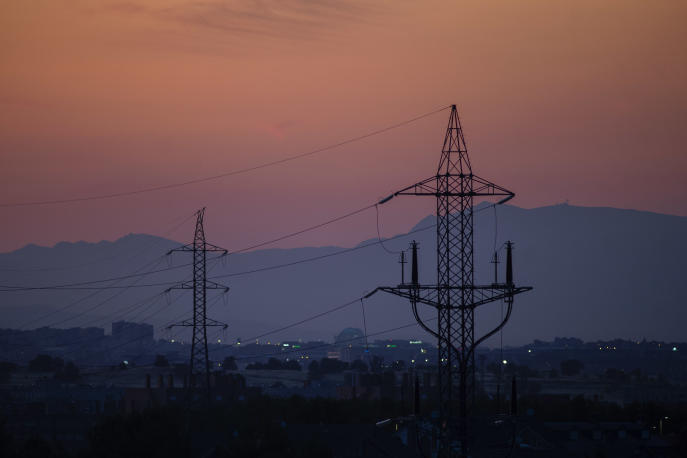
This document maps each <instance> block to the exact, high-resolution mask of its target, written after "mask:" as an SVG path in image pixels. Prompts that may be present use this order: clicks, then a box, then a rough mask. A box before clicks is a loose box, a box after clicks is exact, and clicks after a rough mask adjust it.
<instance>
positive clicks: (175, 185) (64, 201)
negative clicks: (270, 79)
mask: <svg viewBox="0 0 687 458" xmlns="http://www.w3.org/2000/svg"><path fill="white" fill-rule="evenodd" d="M449 107H450V106H445V107H442V108H439V109H437V110H434V111H430V112H428V113H424V114H421V115H419V116H415V117H414V118H411V119H408V120H406V121H402V122H399V123H396V124H393V125H391V126H387V127H384V128H382V129H378V130H374V131H372V132H368V133H366V134H363V135H359V136H357V137H353V138H349V139H348V140H344V141H341V142H338V143H334V144H331V145H328V146H324V147H321V148H317V149H315V150H312V151H308V152H305V153H300V154H296V155H293V156H288V157H285V158H282V159H277V160H275V161H270V162H265V163H263V164H258V165H254V166H251V167H246V168H243V169H238V170H232V171H229V172H225V173H221V174H218V175H211V176H207V177H202V178H196V179H194V180H188V181H182V182H179V183H170V184H166V185H161V186H152V187H149V188H143V189H137V190H134V191H122V192H116V193H111V194H100V195H93V196H85V197H75V198H71V199H55V200H42V201H30V202H11V203H4V204H0V208H12V207H31V206H38V205H58V204H67V203H74V202H84V201H90V200H104V199H113V198H117V197H125V196H133V195H137V194H144V193H149V192H155V191H162V190H166V189H173V188H180V187H182V186H189V185H193V184H198V183H203V182H207V181H213V180H218V179H220V178H226V177H229V176H233V175H239V174H243V173H247V172H252V171H255V170H259V169H264V168H267V167H271V166H274V165H279V164H284V163H286V162H290V161H294V160H297V159H301V158H304V157H308V156H313V155H315V154H318V153H322V152H325V151H328V150H331V149H335V148H339V147H341V146H344V145H348V144H350V143H354V142H357V141H360V140H364V139H366V138H369V137H373V136H375V135H379V134H382V133H384V132H388V131H390V130H392V129H396V128H399V127H402V126H405V125H407V124H410V123H413V122H415V121H419V120H420V119H423V118H426V117H428V116H431V115H433V114H436V113H439V112H441V111H444V110H445V109H447V108H449Z"/></svg>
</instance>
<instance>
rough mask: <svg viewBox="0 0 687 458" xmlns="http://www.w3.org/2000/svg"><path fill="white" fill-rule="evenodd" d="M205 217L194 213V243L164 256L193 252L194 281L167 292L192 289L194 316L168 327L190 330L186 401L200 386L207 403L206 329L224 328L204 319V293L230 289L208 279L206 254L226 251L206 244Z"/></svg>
mask: <svg viewBox="0 0 687 458" xmlns="http://www.w3.org/2000/svg"><path fill="white" fill-rule="evenodd" d="M204 216H205V207H203V208H201V209H200V210H198V212H197V213H196V231H195V234H194V237H193V243H191V244H188V245H183V246H181V247H179V248H175V249H173V250H170V251H169V252H168V253H167V254H172V253H173V252H175V251H187V252H192V253H193V280H192V281H190V282H184V283H181V284H179V285H176V286H173V287H171V288H169V289H168V291H169V290H172V289H192V290H193V317H192V318H191V319H190V320H184V321H182V322H180V323H176V324H173V325H171V326H169V327H170V328H172V327H175V326H182V327H190V328H193V337H192V338H191V360H190V362H189V372H188V384H187V388H188V400H189V402H191V401H192V400H193V392H194V391H195V389H196V386H197V385H199V384H200V388H201V390H202V393H203V395H204V397H205V398H206V399H207V401H208V403H209V402H210V360H209V359H208V328H209V327H222V328H223V329H226V328H227V324H226V323H221V322H219V321H216V320H213V319H210V318H208V316H207V290H209V289H220V290H223V291H224V293H227V292H228V291H229V288H228V287H227V286H224V285H220V284H219V283H215V282H213V281H208V279H207V253H208V252H219V253H222V254H221V256H225V255H226V254H227V250H225V249H224V248H220V247H218V246H215V245H213V244H211V243H208V242H206V241H205V229H204V227H203V218H204Z"/></svg>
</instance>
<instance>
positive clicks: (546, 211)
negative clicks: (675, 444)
mask: <svg viewBox="0 0 687 458" xmlns="http://www.w3.org/2000/svg"><path fill="white" fill-rule="evenodd" d="M434 222H435V218H434V217H433V216H428V217H426V218H424V219H423V220H421V221H419V222H418V224H417V225H416V226H415V227H414V228H413V229H411V231H409V232H408V233H407V234H399V235H397V236H395V237H393V238H391V239H387V240H386V241H384V244H383V245H382V244H380V243H378V240H377V239H373V240H367V241H363V242H361V243H360V244H359V245H357V246H355V247H351V248H341V247H335V246H325V247H304V248H294V249H261V250H255V251H250V252H245V253H237V254H231V255H229V256H226V257H224V258H222V259H217V260H215V259H214V256H215V255H214V254H213V255H210V254H209V255H208V257H209V259H210V261H209V263H208V266H209V274H208V276H209V278H210V279H212V280H213V281H216V282H218V283H223V284H226V285H227V286H229V287H230V291H229V293H228V294H227V296H226V298H227V299H228V300H227V303H226V304H225V303H224V300H223V299H222V297H221V296H222V295H221V293H220V292H219V291H210V292H209V293H208V294H209V295H208V298H209V299H208V300H209V304H210V308H209V315H210V316H211V317H212V318H214V319H216V320H219V321H223V322H227V323H228V324H229V327H228V329H227V331H226V336H225V339H227V340H228V341H234V340H235V339H238V338H240V339H242V340H243V341H246V340H247V339H250V338H251V337H253V336H257V335H260V334H263V333H265V332H268V331H270V330H274V329H277V328H280V327H282V326H285V325H288V324H291V323H295V322H298V321H300V320H302V319H304V318H307V317H310V316H313V315H315V314H318V313H321V312H324V311H327V310H330V309H332V308H335V307H337V306H339V305H342V304H345V303H348V302H351V301H353V302H352V303H351V304H350V305H348V306H346V307H343V308H341V309H339V310H337V311H334V312H332V313H329V314H326V315H324V316H322V317H320V318H317V319H314V320H311V321H307V322H305V323H303V324H301V325H298V326H294V327H292V328H289V329H287V330H283V331H281V332H277V333H272V334H269V335H267V336H264V337H263V338H262V339H261V341H270V340H274V341H279V340H286V339H297V338H302V339H324V340H332V338H333V336H334V335H335V334H337V333H338V332H339V331H340V330H341V329H343V328H345V327H357V328H363V327H366V328H367V331H368V333H370V334H376V333H377V332H380V331H384V330H387V329H392V328H396V327H399V326H403V325H406V324H409V323H412V322H413V321H414V320H413V317H412V313H411V310H410V306H409V304H408V303H407V301H404V300H402V299H400V298H396V297H393V296H389V295H385V293H377V294H376V295H374V296H372V297H370V298H369V299H366V300H364V301H363V302H362V303H361V302H360V301H355V299H357V298H360V297H362V296H363V295H365V294H366V293H367V292H369V291H371V290H373V289H374V288H375V287H377V286H379V285H386V286H395V285H397V284H398V283H399V282H400V277H401V271H400V264H399V263H398V254H397V252H398V251H400V250H404V249H407V248H408V244H409V242H410V241H411V240H413V239H415V240H417V241H418V243H419V247H420V249H419V265H420V281H421V282H422V283H434V282H436V242H435V240H436V233H435V229H434V227H433V225H434ZM496 223H497V224H496ZM474 234H475V253H476V255H475V278H476V283H478V284H488V283H491V282H492V281H493V277H494V265H493V264H492V263H490V260H491V257H492V254H493V251H494V247H495V246H496V247H497V248H499V247H502V245H503V242H504V241H506V240H512V241H513V242H514V243H515V249H514V277H515V282H516V284H519V285H526V286H533V287H534V289H533V290H532V291H530V292H527V293H524V294H522V295H519V296H517V297H516V299H515V309H514V313H513V316H512V318H511V320H510V322H509V323H508V325H507V326H506V328H505V329H504V331H503V342H504V344H506V345H520V344H524V343H527V342H530V341H532V340H534V339H541V340H550V339H552V338H553V337H555V336H574V337H579V338H582V339H584V340H596V339H610V338H625V339H633V340H641V339H644V338H646V339H648V340H651V339H661V340H668V341H670V340H680V339H683V340H684V335H685V331H684V323H687V300H686V299H685V293H684V287H685V285H686V284H687V282H686V280H685V276H686V274H687V268H686V267H685V262H686V261H687V239H686V237H685V236H686V235H687V217H681V216H673V215H664V214H657V213H651V212H644V211H635V210H623V209H615V208H605V207H577V206H571V205H567V204H561V205H554V206H547V207H540V208H534V209H523V208H519V207H515V206H509V205H504V206H501V207H498V210H497V213H496V214H495V212H494V210H493V209H492V208H491V207H486V206H479V207H477V209H476V213H475V227H474ZM495 240H496V243H495ZM179 245H180V243H179V242H176V241H173V240H168V239H165V238H160V237H155V236H151V235H145V234H129V235H127V236H124V237H122V238H120V239H118V240H116V241H113V242H110V241H101V242H98V243H86V242H77V243H67V242H61V243H58V244H56V245H55V246H53V247H41V246H36V245H27V246H25V247H23V248H21V249H19V250H16V251H12V252H9V253H1V254H0V273H2V277H3V279H2V281H1V282H0V283H1V286H2V287H8V286H10V287H17V286H29V287H43V286H57V285H71V286H68V287H66V288H63V289H32V290H17V291H2V292H0V320H1V321H2V325H0V327H3V328H10V327H11V328H22V329H31V328H35V327H41V326H53V327H61V328H65V327H76V326H99V327H104V328H105V329H106V330H107V331H108V332H109V329H110V324H111V322H113V321H118V320H120V319H124V320H131V321H145V322H149V323H152V324H154V325H155V326H156V327H157V335H158V336H159V337H166V336H169V335H170V334H169V332H171V331H168V330H166V329H165V324H166V323H169V322H171V321H175V320H176V321H178V320H180V319H184V318H189V317H190V316H191V294H190V292H188V291H181V290H171V291H169V292H167V293H164V291H165V290H166V289H167V288H169V286H171V284H172V283H174V282H181V281H187V280H189V279H190V277H191V266H190V262H191V255H190V253H175V254H173V255H170V256H168V255H166V253H167V252H168V251H169V250H170V249H172V248H174V247H177V246H179ZM501 253H503V251H501ZM502 257H503V256H502ZM406 269H407V272H406V277H408V276H409V267H408V266H406ZM499 269H500V273H499V275H501V280H503V271H504V266H503V264H501V265H499ZM149 271H159V272H156V273H151V274H148V275H145V276H131V277H127V276H128V275H131V274H140V273H143V272H149ZM119 277H125V278H119ZM109 278H117V279H113V280H109V281H107V282H100V283H86V282H90V281H96V280H100V279H109ZM101 286H108V287H110V289H106V290H99V289H87V288H94V287H96V288H98V287H101ZM363 307H364V310H365V320H364V321H363ZM501 310H502V306H501V304H499V303H494V304H490V305H485V306H483V307H480V308H479V310H478V312H477V314H476V323H477V335H480V334H482V333H484V332H486V331H487V330H488V329H490V328H491V327H493V326H494V325H495V324H496V322H497V321H498V319H499V317H500V315H501V313H502V312H501ZM422 314H423V315H424V316H425V317H427V318H428V319H431V317H433V316H434V315H435V313H434V312H433V311H432V310H424V311H423V312H422ZM174 332H178V331H174ZM175 335H176V334H175ZM181 337H182V338H183V337H184V336H183V335H181ZM391 337H403V338H406V337H407V338H428V336H427V335H426V334H425V333H424V332H423V331H421V330H420V329H419V327H416V326H411V327H408V328H403V329H400V330H397V331H394V332H389V333H385V334H379V335H377V336H375V337H374V338H378V339H381V338H391ZM499 339H500V337H499V336H498V335H497V336H495V337H493V338H492V339H490V341H488V342H487V345H488V346H495V345H497V344H498V342H499Z"/></svg>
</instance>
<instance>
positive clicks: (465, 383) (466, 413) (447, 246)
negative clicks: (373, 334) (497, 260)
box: [368, 105, 532, 456]
mask: <svg viewBox="0 0 687 458" xmlns="http://www.w3.org/2000/svg"><path fill="white" fill-rule="evenodd" d="M398 195H411V196H432V197H435V198H436V221H437V225H436V228H437V232H436V236H437V283H436V284H435V285H421V284H419V282H418V279H417V246H416V245H415V244H413V279H412V282H411V283H410V284H404V283H402V284H401V285H398V286H396V287H379V288H378V289H377V290H375V291H373V292H372V293H370V294H369V295H368V296H370V295H372V294H374V292H376V291H378V290H381V291H385V292H388V293H391V294H394V295H397V296H401V297H404V298H406V299H409V300H410V303H411V306H412V309H413V313H414V315H415V318H416V320H417V321H418V323H419V324H420V326H421V327H422V328H423V329H425V330H426V331H427V332H429V333H430V334H431V335H433V336H434V337H436V339H437V345H438V390H439V396H438V398H439V430H440V431H439V432H440V446H439V451H440V455H441V456H454V455H456V454H458V455H459V456H467V449H468V445H469V441H470V431H469V424H468V419H469V417H470V415H471V413H472V411H473V405H474V401H475V351H474V350H475V347H476V346H477V345H479V344H480V343H481V342H483V341H484V340H486V339H487V338H488V337H490V336H492V335H493V334H495V333H496V332H498V331H499V330H500V329H501V328H502V327H503V326H504V325H505V322H506V321H507V320H508V319H509V318H510V314H511V310H512V304H513V296H514V295H515V294H519V293H522V292H525V291H528V290H530V289H532V288H530V287H516V286H515V285H514V284H513V282H512V268H511V267H509V269H510V270H509V272H511V275H510V278H507V281H506V283H503V284H497V283H493V284H491V285H487V286H476V285H475V284H474V246H473V202H474V199H475V198H479V197H484V198H489V197H492V198H494V197H496V198H499V197H500V198H501V199H500V200H499V202H498V203H499V204H500V203H503V202H505V201H507V200H510V199H511V198H513V197H514V194H513V193H512V192H511V191H508V190H507V189H505V188H502V187H500V186H497V185H496V184H494V183H491V182H490V181H487V180H485V179H483V178H480V177H478V176H477V175H475V174H473V173H472V166H471V165H470V158H469V157H468V152H467V147H466V145H465V139H464V137H463V130H462V127H461V124H460V119H459V117H458V111H457V109H456V106H455V105H452V107H451V114H450V117H449V122H448V127H447V129H446V136H445V138H444V144H443V148H442V152H441V158H440V160H439V167H438V169H437V173H436V175H435V176H432V177H429V178H427V179H425V180H423V181H420V182H419V183H416V184H414V185H411V186H408V187H406V188H403V189H401V190H400V191H397V192H396V193H394V194H392V195H391V196H389V197H387V198H386V199H383V200H382V201H381V202H380V203H384V202H386V201H388V200H390V199H391V198H392V197H394V196H398ZM507 248H508V256H509V261H510V259H511V244H510V242H509V243H508V245H507ZM510 265H511V264H509V266H510ZM507 277H508V276H507ZM499 300H503V301H505V302H506V304H507V305H508V309H507V313H506V315H505V318H504V320H503V321H502V322H501V323H500V324H499V325H498V326H497V327H496V328H494V329H493V330H492V331H490V332H489V333H487V334H486V335H485V336H482V337H480V338H479V339H475V308H476V307H478V306H480V305H484V304H487V303H490V302H494V301H499ZM418 304H424V305H429V306H431V307H433V308H435V309H436V310H437V326H436V329H432V328H430V327H429V326H428V325H426V324H425V323H424V322H423V321H422V319H421V317H420V315H419V313H418V309H417V306H418Z"/></svg>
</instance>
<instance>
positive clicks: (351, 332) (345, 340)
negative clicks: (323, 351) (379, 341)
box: [334, 328, 365, 345]
mask: <svg viewBox="0 0 687 458" xmlns="http://www.w3.org/2000/svg"><path fill="white" fill-rule="evenodd" d="M364 341H365V333H364V332H363V331H362V329H358V328H346V329H344V330H343V331H341V332H340V333H339V335H337V336H336V337H334V343H336V344H352V345H355V344H362V343H364Z"/></svg>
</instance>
